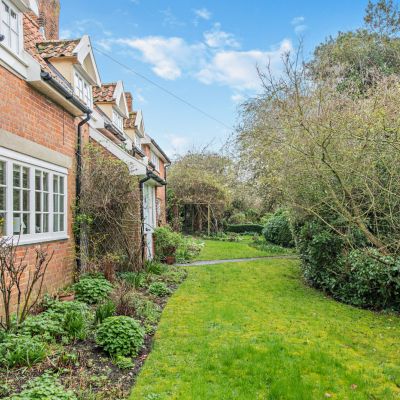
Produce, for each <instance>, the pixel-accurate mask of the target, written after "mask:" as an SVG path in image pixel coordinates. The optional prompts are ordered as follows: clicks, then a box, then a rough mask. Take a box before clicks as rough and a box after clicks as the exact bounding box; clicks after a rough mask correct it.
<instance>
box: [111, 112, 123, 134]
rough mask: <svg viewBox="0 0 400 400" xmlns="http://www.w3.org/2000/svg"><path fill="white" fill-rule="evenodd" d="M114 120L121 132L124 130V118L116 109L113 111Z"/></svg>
mask: <svg viewBox="0 0 400 400" xmlns="http://www.w3.org/2000/svg"><path fill="white" fill-rule="evenodd" d="M112 122H113V124H114V125H115V126H116V127H117V128H118V129H119V130H120V131H121V132H123V131H124V118H123V117H122V116H121V115H120V114H119V112H118V111H116V110H114V109H113V112H112Z"/></svg>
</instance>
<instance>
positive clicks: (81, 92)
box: [74, 71, 93, 108]
mask: <svg viewBox="0 0 400 400" xmlns="http://www.w3.org/2000/svg"><path fill="white" fill-rule="evenodd" d="M74 90H75V94H76V95H77V96H78V97H79V98H80V99H81V100H82V101H83V102H84V103H85V104H86V105H87V106H88V107H89V108H92V105H93V98H92V87H91V85H89V83H88V82H87V81H86V80H85V79H84V78H83V77H82V75H80V74H79V73H78V72H77V71H75V72H74Z"/></svg>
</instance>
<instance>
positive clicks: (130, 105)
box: [125, 92, 133, 113]
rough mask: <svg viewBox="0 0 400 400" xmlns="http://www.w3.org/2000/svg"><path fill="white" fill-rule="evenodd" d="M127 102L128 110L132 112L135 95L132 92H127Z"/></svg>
mask: <svg viewBox="0 0 400 400" xmlns="http://www.w3.org/2000/svg"><path fill="white" fill-rule="evenodd" d="M125 97H126V102H127V105H128V111H129V112H130V113H131V112H132V111H133V97H132V93H130V92H125Z"/></svg>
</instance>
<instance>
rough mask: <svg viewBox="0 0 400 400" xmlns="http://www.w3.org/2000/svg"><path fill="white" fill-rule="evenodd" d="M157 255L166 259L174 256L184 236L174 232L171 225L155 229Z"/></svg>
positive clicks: (160, 258) (161, 258)
mask: <svg viewBox="0 0 400 400" xmlns="http://www.w3.org/2000/svg"><path fill="white" fill-rule="evenodd" d="M154 238H155V247H156V257H157V258H158V259H159V260H164V259H165V258H166V257H168V256H174V255H175V253H176V250H177V248H178V246H179V244H180V243H181V241H182V236H181V235H180V234H179V233H177V232H174V231H173V230H172V229H171V228H170V227H169V226H162V227H159V228H157V229H156V230H155V231H154Z"/></svg>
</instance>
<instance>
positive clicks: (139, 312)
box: [131, 293, 161, 325]
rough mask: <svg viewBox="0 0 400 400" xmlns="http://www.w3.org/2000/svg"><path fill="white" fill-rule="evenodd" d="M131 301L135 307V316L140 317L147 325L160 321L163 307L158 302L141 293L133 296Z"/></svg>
mask: <svg viewBox="0 0 400 400" xmlns="http://www.w3.org/2000/svg"><path fill="white" fill-rule="evenodd" d="M131 301H132V305H133V307H134V309H135V318H137V319H139V320H140V321H141V322H143V324H145V325H148V324H150V325H154V324H156V323H157V322H158V320H159V318H160V315H161V309H160V306H159V305H158V304H156V303H154V302H153V301H151V300H149V299H148V298H146V296H144V295H143V294H140V293H136V294H135V295H134V296H132V299H131Z"/></svg>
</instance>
